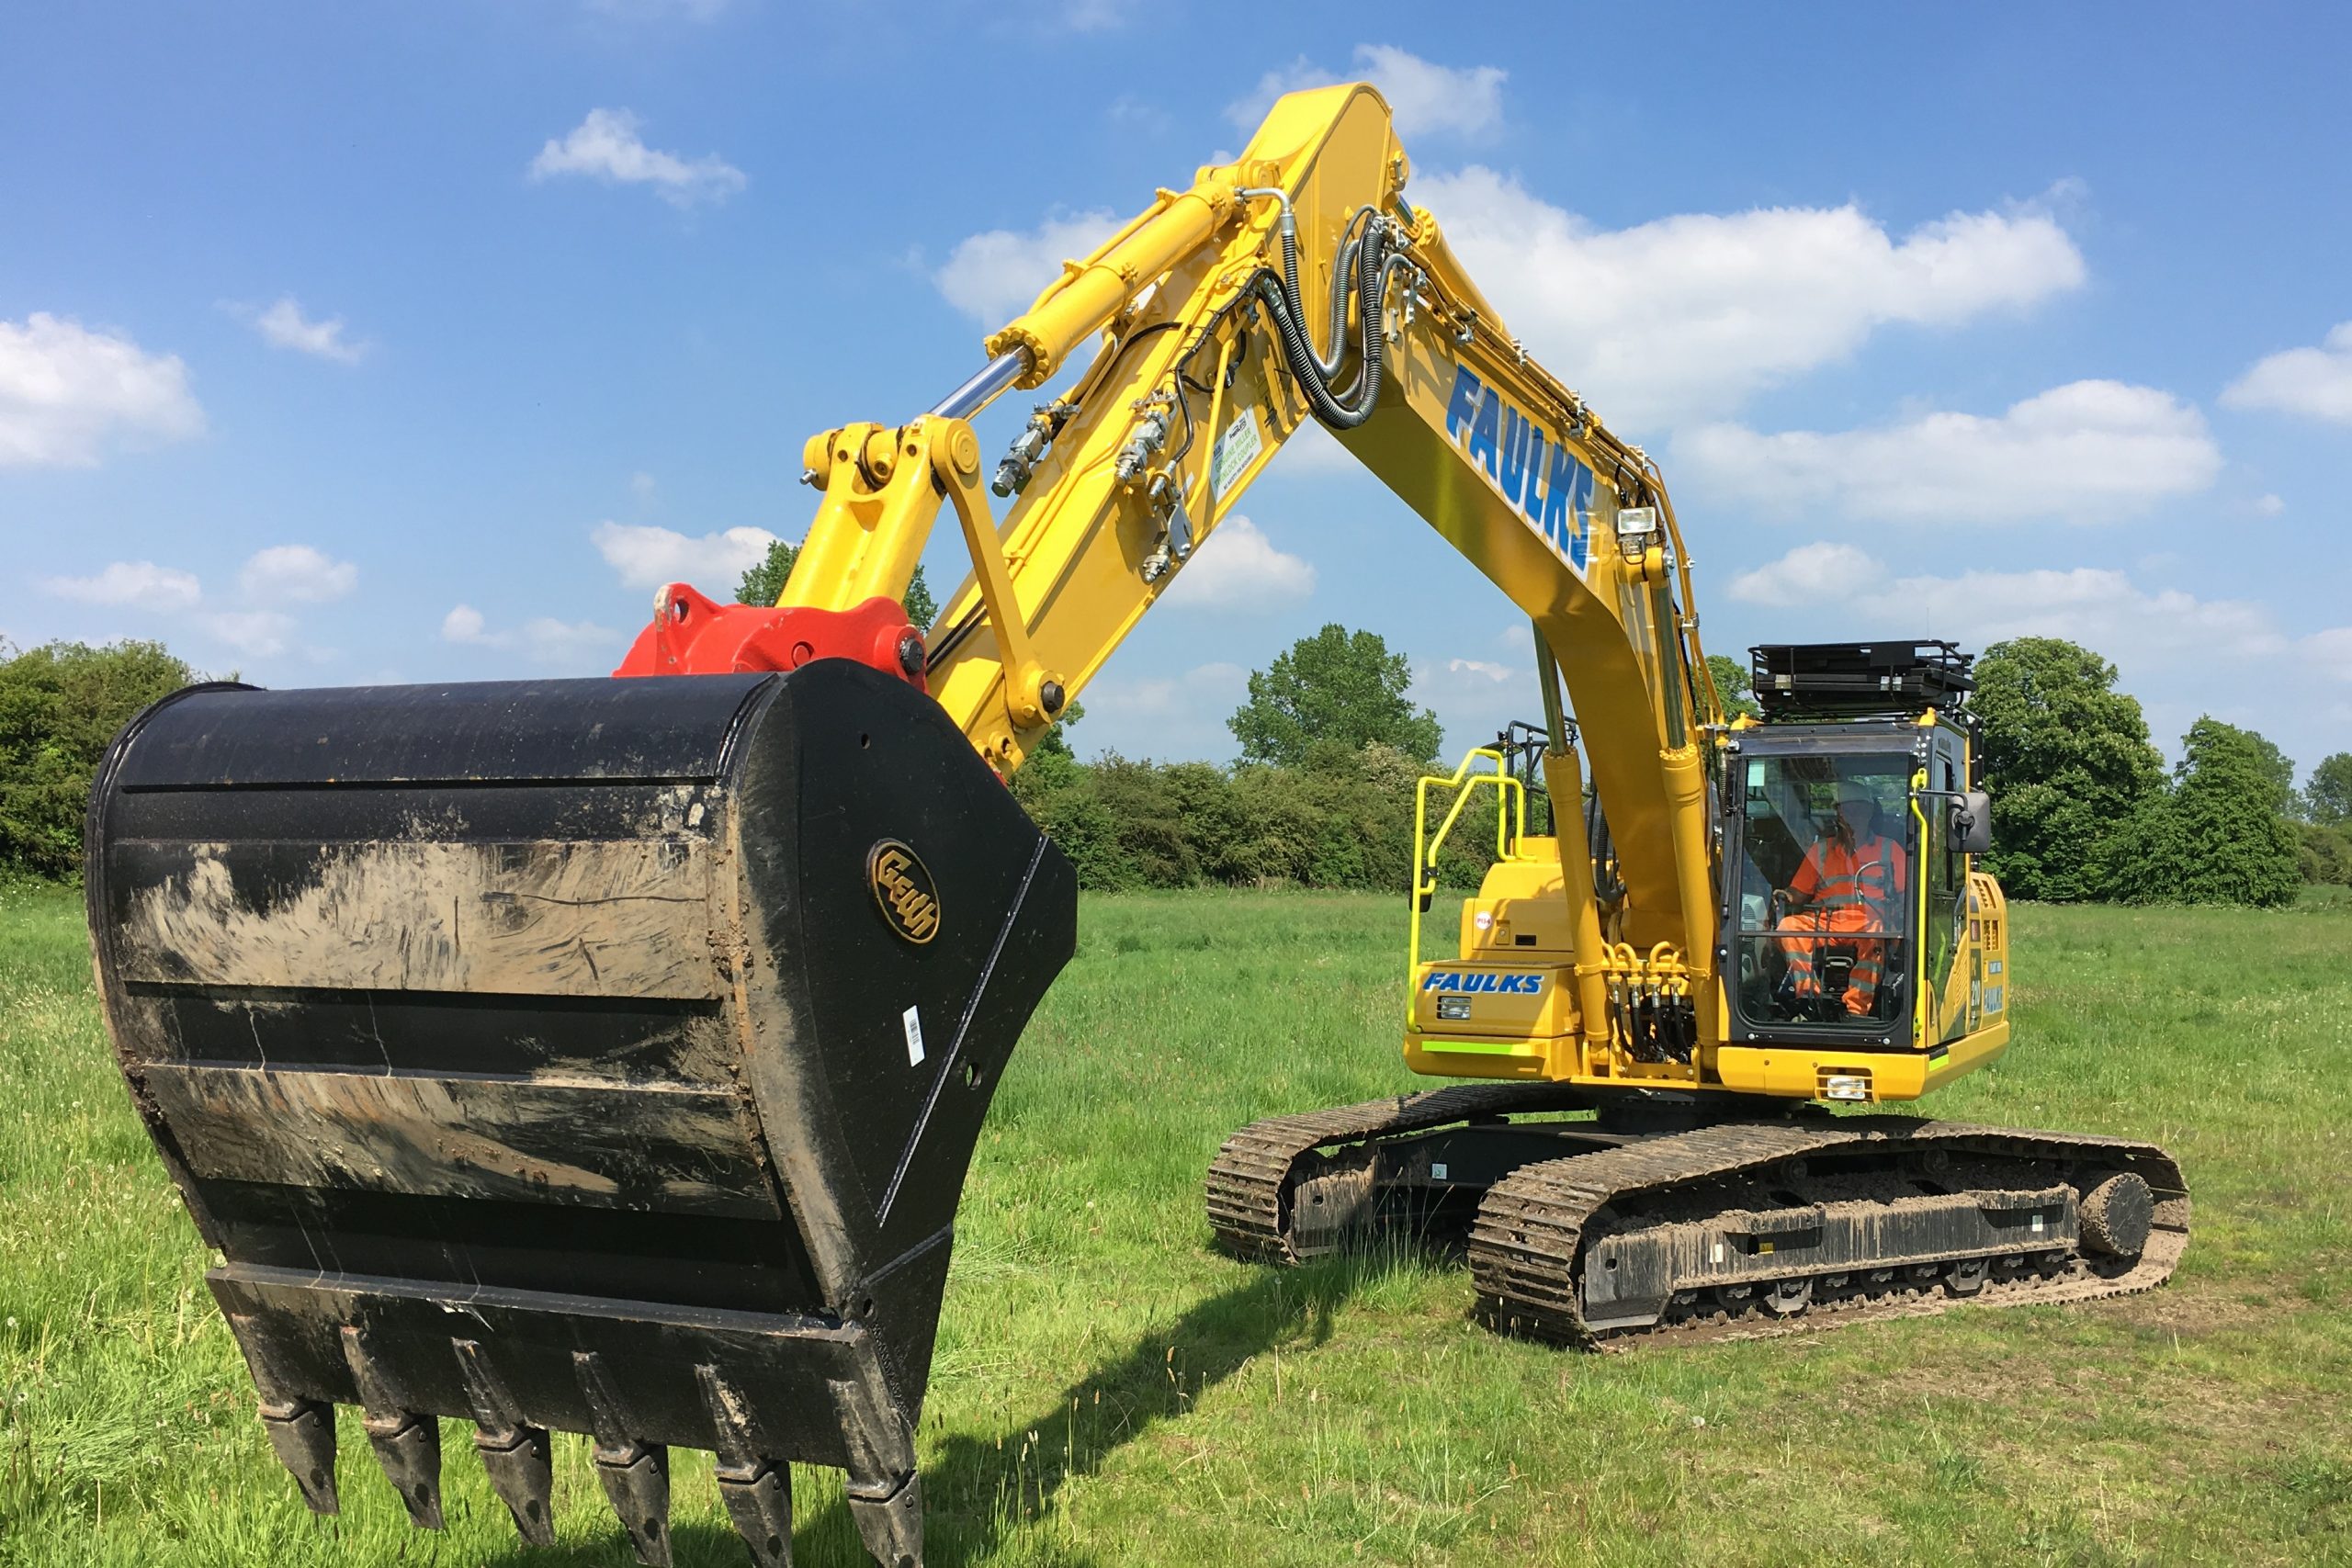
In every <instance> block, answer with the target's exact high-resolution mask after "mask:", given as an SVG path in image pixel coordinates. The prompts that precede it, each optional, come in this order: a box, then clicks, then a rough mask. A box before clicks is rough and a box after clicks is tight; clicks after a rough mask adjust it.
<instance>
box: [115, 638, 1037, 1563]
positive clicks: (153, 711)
mask: <svg viewBox="0 0 2352 1568" xmlns="http://www.w3.org/2000/svg"><path fill="white" fill-rule="evenodd" d="M87 868H88V887H89V916H90V927H91V931H92V934H93V937H94V939H95V942H96V953H97V970H98V977H99V982H100V990H101V994H102V997H103V999H104V1005H105V1008H106V1012H107V1023H108V1026H109V1028H110V1030H111V1032H112V1034H113V1038H114V1043H115V1048H116V1052H117V1054H118V1055H119V1059H120V1062H121V1066H122V1071H123V1075H124V1077H126V1078H127V1079H128V1080H129V1081H130V1092H131V1097H132V1100H134V1102H135V1103H136V1105H137V1107H138V1109H139V1112H140V1114H141V1117H142V1118H143V1119H144V1120H145V1122H146V1125H147V1129H148V1131H149V1133H150V1134H152V1135H153V1138H154V1142H155V1147H156V1150H157V1152H158V1153H159V1154H160V1155H161V1156H163V1159H164V1164H165V1165H166V1166H167V1167H168V1168H169V1169H170V1171H171V1174H172V1177H173V1179H175V1181H176V1182H177V1183H178V1185H179V1189H180V1191H181V1193H182V1195H183V1197H184V1198H185V1199H186V1201H187V1207H188V1211H189V1213H191V1214H192V1215H193V1216H194V1217H195V1220H196V1224H197V1227H198V1230H199V1231H201V1232H202V1234H203V1236H204V1239H205V1240H206V1241H207V1242H208V1243H209V1244H210V1245H211V1246H212V1247H215V1248H217V1249H218V1250H219V1252H220V1256H221V1258H222V1262H221V1264H220V1267H218V1268H216V1269H213V1270H212V1271H211V1272H210V1274H209V1276H208V1279H209V1283H210V1285H211V1289H212V1292H213V1295H214V1297H215V1298H216V1299H217V1300H218V1302H219V1303H220V1309H221V1311H222V1312H223V1313H225V1314H227V1316H228V1319H229V1322H230V1324H231V1325H232V1328H233V1329H234V1331H235V1334H236V1337H237V1341H238V1343H239V1345H240V1346H241V1347H242V1348H243V1351H244V1355H245V1360H246V1363H247V1365H248V1367H249V1368H250V1369H251V1371H252V1373H253V1378H254V1383H255V1385H256V1386H257V1388H258V1390H259V1393H260V1397H261V1415H262V1421H263V1425H264V1427H265V1428H266V1431H267V1433H268V1436H269V1440H270V1442H271V1443H272V1445H273V1446H274V1447H275V1449H276V1450H277V1455H278V1457H279V1458H280V1459H281V1460H282V1461H285V1464H286V1466H287V1468H288V1470H290V1471H291V1472H293V1474H294V1478H295V1481H296V1482H297V1483H298V1484H299V1485H300V1488H301V1492H302V1495H303V1497H304V1498H305V1499H306V1500H307V1501H308V1502H309V1504H310V1506H311V1507H312V1508H313V1509H316V1510H318V1511H319V1512H322V1513H332V1512H334V1509H335V1507H336V1499H337V1489H336V1488H337V1483H336V1477H335V1469H334V1456H335V1442H334V1438H335V1427H334V1411H335V1406H337V1405H345V1404H347V1405H354V1406H356V1407H357V1410H358V1412H359V1420H360V1424H361V1427H362V1428H363V1430H364V1431H365V1432H366V1434H367V1437H368V1441H369V1444H370V1446H371V1447H372V1448H373V1450H374V1451H375V1455H376V1458H377V1459H378V1461H379V1462H380V1464H381V1466H382V1469H383V1471H384V1473H385V1476H386V1477H387V1478H388V1479H389V1480H390V1482H391V1483H392V1484H393V1486H394V1487H395V1488H396V1489H397V1490H398V1492H399V1494H400V1497H401V1502H402V1504H403V1505H404V1506H406V1508H407V1510H408V1513H409V1516H410V1517H411V1518H412V1519H413V1521H414V1522H415V1523H416V1524H418V1525H421V1526H424V1527H426V1528H437V1527H438V1526H439V1524H440V1522H441V1500H440V1484H441V1482H440V1461H441V1452H440V1450H441V1427H440V1423H439V1420H438V1419H437V1418H438V1417H441V1416H454V1417H457V1418H459V1419H461V1420H468V1421H470V1422H472V1423H473V1424H474V1427H473V1440H474V1446H475V1448H476V1450H478V1452H479V1454H480V1456H481V1461H482V1463H483V1465H484V1466H485V1467H486V1469H487V1470H488V1472H489V1476H490V1480H491V1482H492V1485H493V1486H494V1487H495V1488H496V1490H497V1492H498V1495H500V1497H502V1498H503V1500H504V1501H505V1503H506V1506H508V1508H509V1509H511V1510H512V1511H513V1513H514V1516H515V1524H516V1527H517V1528H518V1529H519V1530H520V1531H521V1533H522V1534H523V1536H524V1538H525V1539H526V1540H530V1541H533V1542H539V1543H545V1542H548V1541H549V1540H552V1539H553V1535H552V1526H551V1521H550V1518H549V1513H548V1510H549V1506H550V1498H549V1491H550V1477H551V1456H550V1445H549V1433H550V1432H551V1431H558V1430H561V1431H573V1432H584V1433H588V1434H591V1435H592V1436H593V1438H594V1465H595V1471H596V1473H597V1476H598V1478H599V1480H600V1481H601V1482H602V1483H603V1484H604V1488H605V1493H606V1495H608V1497H609V1498H610V1500H611V1502H612V1505H613V1507H614V1509H615V1510H616V1512H617V1513H618V1515H619V1516H620V1519H621V1523H622V1524H623V1526H624V1527H625V1528H626V1529H627V1530H628V1536H629V1539H630V1541H631V1544H632V1545H633V1546H634V1547H635V1548H636V1551H637V1554H638V1557H639V1561H641V1562H649V1563H666V1562H669V1561H670V1539H669V1519H668V1511H669V1491H670V1483H669V1462H668V1450H670V1449H671V1448H673V1447H676V1446H681V1445H683V1446H686V1447H691V1448H703V1449H710V1450H715V1451H716V1453H717V1455H718V1486H719V1492H720V1495H721V1497H722V1498H723V1499H724V1501H725V1503H726V1506H727V1509H728V1512H729V1517H731V1518H732V1520H733V1522H734V1524H735V1526H736V1528H737V1529H738V1530H739V1531H740V1532H741V1535H742V1536H743V1539H744V1541H745V1543H746V1544H747V1545H748V1546H749V1548H750V1550H751V1554H752V1560H753V1561H754V1562H758V1563H761V1564H777V1563H784V1562H788V1561H789V1560H790V1556H791V1550H792V1547H791V1540H792V1513H791V1508H792V1504H791V1486H790V1472H789V1471H788V1469H787V1468H786V1465H787V1461H800V1462H802V1463H808V1464H820V1465H831V1466H834V1467H837V1468H840V1469H842V1470H844V1471H846V1472H848V1496H849V1506H850V1509H851V1511H852V1512H853V1514H854V1516H855V1518H856V1522H857V1525H858V1528H859V1529H860V1532H861V1533H862V1535H863V1537H864V1539H865V1542H866V1545H867V1547H868V1549H869V1550H870V1551H872V1552H873V1554H874V1556H875V1557H876V1560H877V1561H879V1562H885V1563H889V1564H893V1565H907V1564H913V1563H916V1562H919V1561H920V1560H921V1556H922V1507H921V1501H920V1492H919V1490H918V1484H917V1482H916V1477H915V1451H914V1433H915V1430H916V1425H917V1419H918V1416H919V1414H920V1412H921V1408H922V1396H923V1388H924V1384H925V1382H926V1380H927V1378H928V1377H929V1374H930V1366H931V1358H932V1348H933V1339H934V1336H935V1332H936V1329H937V1325H938V1319H939V1310H940V1297H941V1292H942V1290H943V1288H944V1283H945V1280H946V1276H947V1263H948V1252H949V1247H950V1245H951V1242H952V1238H953V1234H954V1229H953V1225H954V1218H955V1213H956V1203H957V1201H958V1198H959V1197H960V1194H961V1192H962V1189H963V1184H964V1177H965V1171H966V1168H967V1164H968V1162H969V1160H970V1157H971V1153H972V1146H973V1143H974V1140H975V1138H976V1136H977V1135H978V1130H979V1126H980V1120H981V1116H982V1114H983V1112H984V1111H986V1110H987V1108H988V1103H989V1098H990V1096H991V1094H992V1092H993V1090H994V1089H995V1087H996V1083H997V1080H998V1077H999V1076H1000V1075H1001V1073H1002V1072H1003V1070H1004V1066H1005V1061H1006V1058H1007V1056H1008V1055H1010V1054H1011V1052H1012V1047H1013V1044H1014V1043H1015V1041H1016V1040H1017V1039H1018V1037H1019V1035H1020V1032H1021V1030H1022V1027H1023V1024H1024V1023H1025V1021H1027V1019H1028V1016H1029V1014H1030V1012H1031V1010H1033V1009H1034V1008H1035V1005H1036V1003H1037V1000H1038V998H1040V997H1041V996H1042V995H1043V994H1044V992H1045V990H1046V986H1047V985H1048V984H1049V983H1050V982H1051V981H1052V979H1053V977H1054V976H1055V975H1056V974H1057V972H1058V971H1059V970H1060V968H1061V966H1062V964H1064V963H1065V962H1067V961H1068V959H1069V954H1070V952H1071V948H1072V944H1073V942H1074V940H1075V933H1076V911H1077V891H1076V887H1077V885H1076V878H1075V876H1074V875H1073V874H1072V872H1071V870H1070V866H1069V862H1068V861H1066V860H1065V859H1064V858H1063V857H1062V855H1061V854H1060V853H1059V852H1057V850H1055V849H1054V847H1053V846H1052V845H1051V844H1049V843H1047V842H1046V840H1044V839H1043V838H1042V837H1041V836H1040V835H1039V833H1038V831H1037V829H1035V826H1034V825H1033V824H1032V823H1031V822H1030V821H1029V819H1028V818H1027V816H1026V815H1025V814H1024V813H1023V811H1022V810H1021V809H1020V807H1018V806H1016V805H1015V804H1014V803H1013V801H1012V797H1011V795H1009V794H1008V793H1007V792H1006V790H1005V789H1004V787H1003V785H1002V784H1001V782H1000V781H999V779H998V778H997V777H996V775H995V774H994V773H992V772H991V771H990V770H989V768H988V767H987V765H986V764H985V763H983V762H982V761H980V759H979V758H978V755H977V754H976V753H975V752H974V751H973V750H972V748H971V747H970V745H969V744H968V743H967V741H966V740H965V739H964V737H963V735H962V734H961V733H960V732H958V731H957V730H956V728H955V727H954V726H953V725H952V724H951V723H950V722H949V721H948V720H947V718H946V716H944V714H943V713H942V712H941V711H940V709H939V708H938V707H937V706H936V705H934V704H933V703H932V702H931V701H930V700H929V699H928V698H925V697H923V696H922V695H921V694H919V693H917V692H916V691H915V690H914V689H913V688H912V687H911V686H910V685H909V684H908V683H906V682H903V681H899V680H894V679H891V678H890V677H888V676H886V675H883V674H880V673H877V672H876V671H872V670H869V669H866V668H864V667H862V666H860V665H857V664H854V663H852V662H850V661H847V660H820V661H818V662H816V663H812V664H809V665H808V666H806V667H804V668H802V669H799V670H797V671H792V672H790V673H788V674H742V675H703V676H684V677H656V678H649V679H643V680H589V681H552V682H500V683H485V684H478V685H454V686H388V687H369V688H359V689H354V690H345V691H289V692H266V691H257V690H254V689H251V688H248V687H243V686H234V685H216V686H203V687H195V688H191V689H189V690H188V691H186V692H183V693H181V694H178V695H176V696H174V697H171V698H168V699H166V700H165V701H164V702H162V703H160V704H157V705H155V706H154V707H152V708H150V709H149V710H147V712H145V713H144V714H142V715H141V716H140V717H138V718H137V719H136V720H134V721H133V722H132V723H131V724H130V727H129V728H127V729H126V730H125V731H124V732H123V734H122V736H121V737H120V738H119V739H117V741H116V742H115V744H114V747H113V749H112V750H111V751H110V752H109V753H108V754H107V758H106V760H105V761H104V763H103V764H102V766H101V770H100V773H99V777H98V784H97V786H96V792H95V794H94V795H93V798H92V801H91V808H90V823H89V834H88V863H87Z"/></svg>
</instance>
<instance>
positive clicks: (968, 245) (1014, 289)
mask: <svg viewBox="0 0 2352 1568" xmlns="http://www.w3.org/2000/svg"><path fill="white" fill-rule="evenodd" d="M1118 226H1119V219H1118V216H1117V215H1116V214H1115V213H1113V212H1111V211H1110V210H1108V209H1102V208H1097V209H1093V210H1091V211H1087V212H1080V213H1076V214H1073V215H1071V216H1069V217H1057V218H1048V219H1046V220H1045V221H1044V222H1043V223H1040V224H1039V225H1037V227H1035V229H1029V230H1023V231H1014V230H1011V229H990V230H989V231H986V232H985V233H979V234H974V235H971V236H970V237H969V238H967V239H964V240H961V241H958V242H957V243H956V248H955V249H954V250H953V251H950V252H949V253H948V254H947V263H946V265H944V266H942V267H941V268H940V269H939V270H938V271H936V272H934V273H933V274H932V275H931V281H932V282H933V285H935V286H936V287H937V288H938V289H939V292H940V294H941V296H942V297H943V298H944V299H946V301H947V302H948V303H949V304H950V305H953V306H955V307H956V309H957V310H961V311H963V312H964V313H965V314H966V315H967V316H969V317H971V318H972V319H973V320H974V321H978V322H979V323H980V324H981V325H983V326H989V327H996V326H1001V325H1003V324H1004V323H1005V322H1006V321H1011V320H1012V318H1013V317H1015V316H1017V315H1019V314H1020V313H1021V312H1022V311H1023V310H1027V309H1028V308H1029V303H1030V301H1031V300H1033V299H1036V297H1037V296H1038V295H1039V294H1040V293H1042V292H1044V290H1045V288H1046V285H1047V284H1049V283H1051V282H1053V281H1054V280H1055V279H1056V278H1057V277H1059V276H1061V270H1062V262H1063V261H1064V260H1065V259H1074V258H1077V257H1080V256H1084V255H1086V254H1090V253H1091V252H1092V250H1093V249H1094V247H1095V246H1097V245H1099V244H1101V243H1103V241H1105V240H1107V239H1109V238H1110V237H1111V235H1112V232H1113V231H1115V230H1116V229H1117V228H1118Z"/></svg>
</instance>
